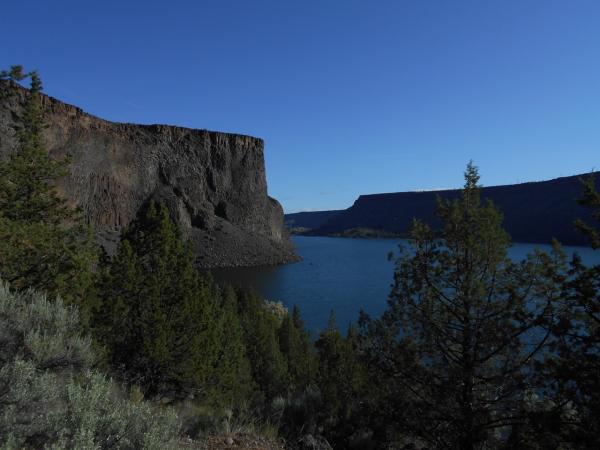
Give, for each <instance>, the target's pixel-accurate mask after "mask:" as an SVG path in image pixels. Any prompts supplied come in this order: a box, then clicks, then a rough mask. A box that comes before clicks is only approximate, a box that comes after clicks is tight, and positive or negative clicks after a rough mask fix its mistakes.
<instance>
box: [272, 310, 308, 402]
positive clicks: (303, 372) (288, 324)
mask: <svg viewBox="0 0 600 450" xmlns="http://www.w3.org/2000/svg"><path fill="white" fill-rule="evenodd" d="M279 345H280V348H281V352H282V353H283V355H284V357H285V359H286V362H287V368H288V373H289V376H290V387H289V388H290V391H292V392H302V391H304V390H305V389H306V388H307V387H308V386H309V385H310V384H311V383H312V382H313V381H314V377H315V370H316V359H315V355H314V352H313V345H312V342H311V341H310V335H309V333H308V332H307V331H306V329H305V328H304V323H303V322H302V318H301V316H300V309H299V308H298V307H297V306H294V308H293V310H292V314H291V315H290V314H286V315H285V316H284V318H283V320H282V322H281V327H280V328H279Z"/></svg>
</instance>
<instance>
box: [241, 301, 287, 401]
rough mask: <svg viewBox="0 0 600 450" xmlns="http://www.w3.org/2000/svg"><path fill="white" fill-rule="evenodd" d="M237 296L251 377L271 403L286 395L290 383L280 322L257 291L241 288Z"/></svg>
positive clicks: (264, 399) (263, 399) (263, 397)
mask: <svg viewBox="0 0 600 450" xmlns="http://www.w3.org/2000/svg"><path fill="white" fill-rule="evenodd" d="M237 295H238V302H239V309H240V318H241V321H242V327H243V329H244V341H245V344H246V351H247V355H248V359H249V360H250V365H251V368H252V377H253V379H254V380H255V382H256V383H257V384H258V387H259V389H260V391H261V393H262V403H263V405H270V403H271V402H272V401H273V399H275V398H276V397H278V396H285V394H286V393H287V390H288V386H289V383H290V379H289V374H288V369H287V364H286V360H285V357H284V355H283V353H282V352H281V350H280V346H279V336H278V329H279V326H280V323H279V320H278V318H277V317H276V316H275V315H274V314H273V313H272V312H270V311H268V310H267V308H266V305H265V303H264V300H263V299H262V298H260V297H259V296H258V295H257V294H256V293H254V292H249V291H238V293H237Z"/></svg>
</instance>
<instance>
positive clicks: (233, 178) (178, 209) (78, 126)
mask: <svg viewBox="0 0 600 450" xmlns="http://www.w3.org/2000/svg"><path fill="white" fill-rule="evenodd" d="M8 91H11V92H10V95H2V98H0V158H6V157H7V156H8V155H9V154H10V152H11V151H14V149H15V147H16V146H15V141H16V127H17V125H18V121H19V117H20V115H21V114H22V110H23V103H24V100H25V96H26V95H27V91H26V90H25V89H23V88H21V87H19V86H16V85H14V84H12V83H10V82H8V81H0V93H4V94H6V93H7V92H8ZM42 101H43V106H44V109H45V112H46V122H47V124H48V127H47V129H46V130H45V131H44V143H45V147H46V148H47V150H48V152H49V154H50V156H51V157H53V158H59V159H60V158H64V157H66V156H69V157H70V158H71V161H72V164H71V166H70V174H69V175H68V176H67V177H65V178H64V179H62V180H60V181H59V183H58V185H57V189H58V190H59V192H60V193H61V194H62V195H64V197H65V198H67V199H68V201H69V203H70V204H71V205H72V206H76V207H79V208H80V209H81V211H82V212H83V214H84V216H85V218H86V219H87V221H88V222H89V223H91V224H92V225H93V226H94V228H95V230H96V232H97V235H98V239H99V241H100V242H101V243H102V244H103V245H104V246H105V247H106V248H107V250H108V251H109V253H110V252H112V251H114V248H115V246H116V243H117V242H118V239H119V235H120V232H121V230H122V229H123V228H124V227H126V226H127V225H128V224H129V223H130V222H131V221H132V220H133V219H134V218H135V216H136V214H137V213H138V210H139V209H140V207H141V206H142V205H143V204H144V203H145V202H147V201H149V200H151V199H154V200H156V201H160V202H164V203H165V204H166V205H167V207H168V209H169V212H170V214H171V217H172V218H173V219H174V220H175V221H176V222H177V224H178V225H179V227H180V229H181V230H182V233H183V234H184V236H185V237H186V238H187V239H190V240H191V241H192V243H193V245H194V247H195V250H196V254H197V256H198V259H197V261H198V265H199V266H201V267H233V266H257V265H275V264H282V263H286V262H290V261H294V260H296V259H297V257H296V255H295V253H294V249H293V246H292V244H291V242H290V240H289V237H288V235H287V233H286V232H285V230H284V228H283V210H282V208H281V205H280V204H279V202H277V200H275V199H273V198H271V197H269V196H268V195H267V183H266V177H265V166H264V155H263V152H264V143H263V141H262V140H261V139H258V138H254V137H250V136H243V135H237V134H230V133H220V132H214V131H207V130H196V129H188V128H181V127H175V126H167V125H134V124H127V123H114V122H109V121H106V120H102V119H99V118H97V117H94V116H92V115H90V114H87V113H85V112H83V111H82V110H81V109H80V108H77V107H75V106H71V105H67V104H65V103H63V102H61V101H59V100H56V99H54V98H51V97H48V96H44V97H43V99H42Z"/></svg>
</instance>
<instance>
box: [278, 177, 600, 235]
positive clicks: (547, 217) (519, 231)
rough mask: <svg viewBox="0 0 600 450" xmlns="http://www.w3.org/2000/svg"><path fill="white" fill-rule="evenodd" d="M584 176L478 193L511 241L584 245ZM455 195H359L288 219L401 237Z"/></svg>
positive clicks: (337, 230) (316, 229)
mask: <svg viewBox="0 0 600 450" xmlns="http://www.w3.org/2000/svg"><path fill="white" fill-rule="evenodd" d="M585 176H587V175H575V176H571V177H562V178H556V179H554V180H549V181H539V182H532V183H522V184H513V185H505V186H490V187H484V188H483V189H482V192H481V197H482V198H483V199H489V200H491V201H493V202H494V204H495V205H496V206H498V208H499V209H500V210H501V211H502V213H503V214H504V227H505V228H506V230H507V231H508V232H509V233H510V235H511V237H512V239H513V241H515V242H535V243H550V242H551V241H552V239H554V238H556V239H558V240H559V241H560V242H562V243H563V244H566V245H588V240H587V238H586V236H584V235H583V234H581V233H580V232H579V231H577V230H576V228H575V225H574V222H575V220H576V219H578V218H579V219H582V220H584V221H586V222H589V223H594V220H593V218H592V217H591V213H590V210H589V209H587V208H584V207H582V206H581V205H579V204H578V202H577V200H578V199H580V198H581V197H582V194H583V188H582V184H581V181H580V179H581V178H582V177H585ZM596 183H597V186H598V188H599V189H600V176H596ZM459 194H460V191H459V190H457V189H451V190H445V191H428V192H396V193H389V194H372V195H361V196H360V197H359V198H358V199H357V200H356V201H355V202H354V204H353V205H352V206H351V207H350V208H348V209H346V210H343V211H339V212H338V213H336V214H325V215H318V213H303V215H302V216H295V217H290V216H291V215H290V216H286V222H288V223H289V222H290V221H291V220H293V223H294V226H296V227H302V226H306V227H307V228H311V230H310V231H305V234H312V235H325V236H349V237H355V236H365V237H370V236H375V237H389V236H392V235H395V236H400V237H404V236H406V234H407V232H408V230H409V228H410V225H411V223H412V220H413V218H417V219H420V220H422V221H424V222H426V223H428V224H430V225H431V226H433V227H434V228H437V227H438V226H439V225H440V223H439V221H438V219H437V217H436V215H435V209H436V198H437V197H441V198H446V199H452V198H456V197H457V196H458V195H459ZM311 215H314V217H311ZM308 225H311V226H310V227H309V226H308Z"/></svg>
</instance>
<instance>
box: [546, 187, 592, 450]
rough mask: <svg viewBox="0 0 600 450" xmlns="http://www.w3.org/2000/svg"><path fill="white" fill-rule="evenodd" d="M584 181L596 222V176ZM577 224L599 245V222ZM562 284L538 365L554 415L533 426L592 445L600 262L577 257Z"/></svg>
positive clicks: (564, 439)
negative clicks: (548, 345) (548, 349)
mask: <svg viewBox="0 0 600 450" xmlns="http://www.w3.org/2000/svg"><path fill="white" fill-rule="evenodd" d="M582 181H583V188H584V192H583V196H582V198H581V200H580V203H581V204H582V205H584V206H587V207H589V208H591V209H592V216H593V218H594V219H596V220H598V221H600V194H599V193H598V191H597V189H596V182H595V179H594V177H593V176H590V177H588V178H587V179H585V180H582ZM576 224H577V226H578V228H579V229H580V230H581V231H582V232H584V233H585V234H586V235H587V236H588V238H589V242H590V245H591V246H592V247H593V248H595V249H598V248H600V240H599V238H600V231H599V228H598V226H597V225H596V226H594V225H592V224H589V223H584V222H582V221H581V220H578V221H577V222H576ZM563 287H564V292H563V298H562V302H561V305H562V308H561V309H560V311H559V312H558V313H557V314H556V315H555V317H554V320H553V321H552V323H551V325H552V332H553V342H552V349H553V352H552V353H551V354H550V355H549V357H548V358H547V359H546V361H544V365H541V366H540V373H541V375H542V376H543V378H544V381H545V383H546V384H545V387H546V389H547V392H548V395H549V396H550V397H551V399H552V401H553V406H554V408H553V411H551V413H554V414H546V415H545V416H542V417H541V418H537V419H538V420H537V422H538V423H534V425H537V426H538V427H539V428H541V429H543V431H544V432H546V433H547V432H551V433H552V434H554V435H555V436H556V437H557V438H558V440H559V442H566V443H567V444H566V445H569V446H574V447H577V448H589V449H595V448H598V447H600V265H595V266H593V267H587V266H586V265H584V264H583V261H582V260H581V258H580V257H579V256H578V255H575V256H574V257H573V259H572V260H571V262H570V264H569V270H568V272H566V273H565V276H564V281H563ZM534 419H536V418H534ZM540 419H543V422H542V423H539V422H540Z"/></svg>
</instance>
